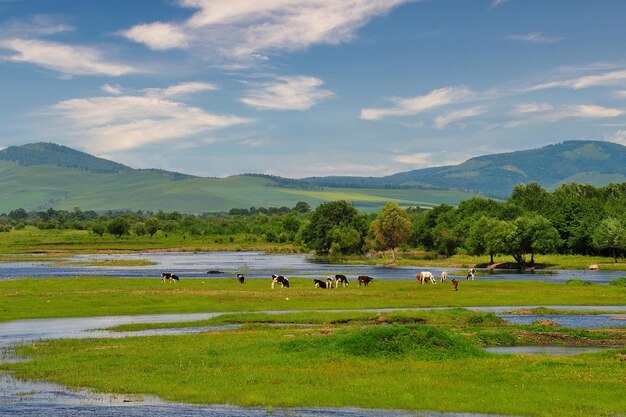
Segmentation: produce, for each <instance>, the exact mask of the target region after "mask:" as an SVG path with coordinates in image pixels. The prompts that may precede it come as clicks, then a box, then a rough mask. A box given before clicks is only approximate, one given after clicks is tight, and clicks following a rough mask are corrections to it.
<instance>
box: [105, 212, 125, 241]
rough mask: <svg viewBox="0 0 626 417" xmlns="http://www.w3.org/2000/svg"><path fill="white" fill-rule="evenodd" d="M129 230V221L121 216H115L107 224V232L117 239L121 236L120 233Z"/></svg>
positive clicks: (122, 233)
mask: <svg viewBox="0 0 626 417" xmlns="http://www.w3.org/2000/svg"><path fill="white" fill-rule="evenodd" d="M129 231H130V222H129V221H128V220H126V219H125V218H123V217H116V218H115V219H114V220H112V221H111V222H110V223H109V224H108V225H107V232H109V233H110V234H112V235H113V236H115V237H116V238H118V239H119V238H120V237H122V235H126V234H128V232H129Z"/></svg>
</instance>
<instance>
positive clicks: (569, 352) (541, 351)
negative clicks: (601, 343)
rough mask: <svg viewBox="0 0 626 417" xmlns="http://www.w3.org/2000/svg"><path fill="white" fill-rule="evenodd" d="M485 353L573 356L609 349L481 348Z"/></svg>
mask: <svg viewBox="0 0 626 417" xmlns="http://www.w3.org/2000/svg"><path fill="white" fill-rule="evenodd" d="M483 349H484V350H485V351H487V352H491V353H501V354H508V355H510V354H525V355H550V356H573V355H579V354H581V353H592V352H602V351H604V350H609V349H613V348H610V347H595V346H594V347H592V346H494V347H486V348H483Z"/></svg>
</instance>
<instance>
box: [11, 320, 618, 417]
mask: <svg viewBox="0 0 626 417" xmlns="http://www.w3.org/2000/svg"><path fill="white" fill-rule="evenodd" d="M442 314H443V315H444V316H443V317H442V318H436V317H435V316H437V315H442ZM456 316H457V318H455V315H451V314H450V313H441V312H439V313H428V314H426V316H424V317H425V319H426V320H429V319H430V320H432V323H429V324H432V325H430V326H424V325H421V324H399V320H396V321H395V322H394V321H389V322H387V323H385V324H386V326H380V324H383V323H384V322H383V321H380V322H379V323H376V322H371V321H368V320H367V319H366V320H365V322H358V321H357V322H354V321H350V320H348V321H347V322H346V321H345V320H344V321H342V322H337V323H328V324H326V325H322V326H320V325H305V326H302V325H299V326H294V327H268V326H267V325H263V324H255V325H249V326H246V327H244V328H242V329H239V330H233V331H224V332H206V333H202V334H195V335H185V336H156V337H142V338H127V339H95V340H71V341H51V342H46V343H44V344H36V345H31V346H24V347H21V348H19V353H20V354H23V355H26V356H28V357H29V358H31V360H30V361H28V362H23V363H16V364H5V365H2V367H3V368H5V369H10V370H11V371H13V372H15V375H16V376H17V377H18V378H26V379H44V380H50V381H54V382H58V383H61V384H64V385H68V386H75V387H90V388H93V389H95V390H97V391H102V392H110V393H120V394H133V393H144V394H154V395H158V396H160V397H162V398H164V399H167V400H172V401H183V402H189V403H207V404H238V405H243V406H264V407H268V409H271V408H272V407H297V406H316V407H371V408H385V409H407V410H434V411H455V412H476V413H497V414H511V415H523V416H557V415H567V416H590V415H593V416H617V415H620V414H619V413H621V412H623V411H624V410H625V409H626V396H624V395H621V393H623V388H624V385H623V383H624V379H625V378H626V367H625V366H624V360H625V359H626V349H621V350H613V351H608V352H602V353H595V354H584V355H578V356H574V357H545V356H528V355H510V356H509V355H494V354H488V353H485V352H483V351H482V350H480V349H479V348H478V345H477V343H476V342H475V338H474V336H472V334H476V332H478V333H480V332H487V331H491V332H494V331H497V330H498V329H497V328H498V327H499V326H500V324H498V323H496V324H495V327H496V329H494V323H493V322H492V321H491V320H489V319H483V320H482V321H481V320H479V319H478V318H479V317H484V316H485V315H477V314H474V313H467V312H460V311H457V312H456ZM248 319H253V321H254V320H256V319H258V317H256V318H251V317H248ZM336 319H337V320H340V319H341V317H339V316H337V317H336ZM344 319H345V317H344ZM361 319H362V317H361V318H359V320H361ZM238 320H240V321H241V320H243V321H245V320H246V319H245V318H243V317H239V318H238ZM455 323H456V324H455ZM463 324H465V326H472V327H471V328H472V329H473V330H472V331H470V332H469V333H472V334H468V332H467V331H466V330H464V327H463V326H462V325H463ZM250 352H254V354H250ZM146 376H149V377H148V378H147V377H146ZM172 387H176V389H172ZM329 393H332V395H329Z"/></svg>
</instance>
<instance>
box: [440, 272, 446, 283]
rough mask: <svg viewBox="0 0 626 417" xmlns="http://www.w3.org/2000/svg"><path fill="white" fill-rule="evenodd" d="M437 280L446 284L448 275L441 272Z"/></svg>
mask: <svg viewBox="0 0 626 417" xmlns="http://www.w3.org/2000/svg"><path fill="white" fill-rule="evenodd" d="M439 279H440V280H441V282H446V281H447V280H448V273H447V272H446V271H443V272H442V273H441V275H440V276H439Z"/></svg>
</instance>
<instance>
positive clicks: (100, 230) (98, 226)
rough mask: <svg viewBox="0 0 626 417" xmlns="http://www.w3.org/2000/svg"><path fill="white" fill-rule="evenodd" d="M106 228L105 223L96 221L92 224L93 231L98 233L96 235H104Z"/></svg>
mask: <svg viewBox="0 0 626 417" xmlns="http://www.w3.org/2000/svg"><path fill="white" fill-rule="evenodd" d="M106 230H107V228H106V226H105V225H104V224H103V223H100V222H96V223H94V224H93V225H91V231H92V232H93V233H94V234H96V235H98V236H100V237H102V235H104V233H105V232H106Z"/></svg>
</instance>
